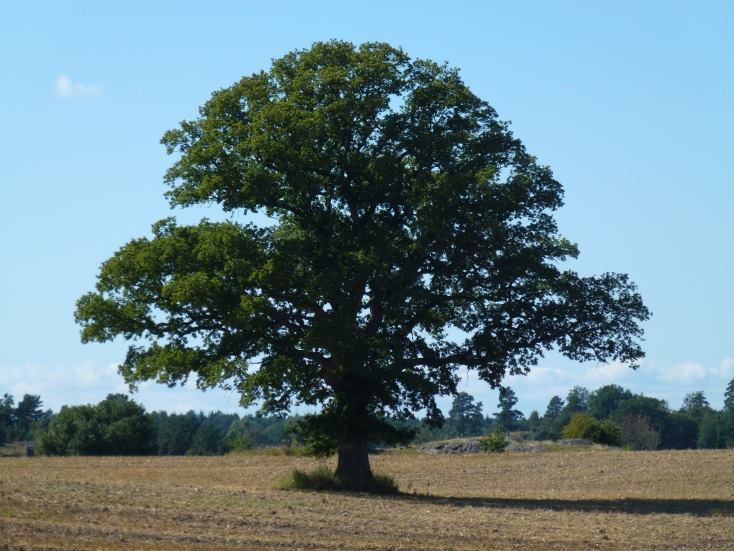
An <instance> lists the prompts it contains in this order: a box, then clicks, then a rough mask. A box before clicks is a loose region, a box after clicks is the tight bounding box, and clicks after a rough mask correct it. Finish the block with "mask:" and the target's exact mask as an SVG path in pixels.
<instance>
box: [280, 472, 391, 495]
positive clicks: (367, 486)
mask: <svg viewBox="0 0 734 551" xmlns="http://www.w3.org/2000/svg"><path fill="white" fill-rule="evenodd" d="M280 487H281V489H283V490H307V491H315V492H338V491H345V490H346V491H354V492H369V493H371V494H397V493H398V486H397V484H395V480H393V478H392V477H390V476H385V475H374V477H373V478H371V479H368V480H358V481H343V480H340V479H339V478H337V477H336V475H335V474H334V472H333V471H332V470H331V469H329V467H327V466H326V465H319V466H318V467H316V468H315V469H314V470H313V471H311V472H306V471H302V470H300V469H293V471H292V472H291V474H290V476H288V477H287V478H285V479H284V480H283V481H281V483H280Z"/></svg>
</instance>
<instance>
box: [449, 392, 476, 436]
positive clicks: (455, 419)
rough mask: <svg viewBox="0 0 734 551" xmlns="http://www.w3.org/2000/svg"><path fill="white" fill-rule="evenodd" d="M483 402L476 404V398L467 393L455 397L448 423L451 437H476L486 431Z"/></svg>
mask: <svg viewBox="0 0 734 551" xmlns="http://www.w3.org/2000/svg"><path fill="white" fill-rule="evenodd" d="M484 425H485V422H484V416H483V415H482V402H477V403H474V398H473V397H472V396H471V395H470V394H468V393H466V392H458V393H457V394H456V396H454V401H453V403H452V404H451V409H450V410H449V415H448V418H447V422H446V428H447V429H448V430H447V432H448V433H449V435H450V436H459V437H463V436H475V435H477V434H481V433H482V430H483V429H484Z"/></svg>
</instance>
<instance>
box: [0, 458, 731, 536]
mask: <svg viewBox="0 0 734 551" xmlns="http://www.w3.org/2000/svg"><path fill="white" fill-rule="evenodd" d="M372 463H373V467H374V468H375V470H376V471H378V472H380V473H382V474H388V475H391V476H393V477H394V478H395V480H396V481H397V482H398V484H399V485H400V488H401V490H402V491H403V492H404V493H403V494H402V495H399V496H391V497H376V496H369V495H362V494H335V493H306V492H294V491H285V490H279V489H277V486H278V482H279V480H280V479H282V478H283V477H284V476H286V475H287V474H288V472H289V471H290V469H292V468H293V467H294V466H298V467H301V468H311V467H313V466H315V465H316V462H315V461H314V460H311V459H306V458H294V457H284V456H269V455H246V456H227V457H213V458H193V457H182V458H160V457H155V458H142V457H135V458H109V457H108V458H90V457H82V458H17V459H16V458H13V459H1V460H0V550H10V549H12V550H41V549H43V550H47V549H74V550H86V549H125V550H131V549H156V550H163V549H167V550H182V549H184V550H185V549H192V550H193V549H221V550H224V549H228V550H229V549H281V550H282V549H375V550H378V549H410V550H419V549H430V550H435V549H464V550H475V549H513V548H517V549H529V550H533V549H538V550H540V549H542V550H545V549H559V550H560V549H562V550H573V549H620V550H622V549H624V550H628V549H666V550H667V549H729V550H731V549H734V451H701V452H697V451H685V452H621V451H603V452H602V451H588V452H577V451H569V452H548V453H506V454H498V455H485V454H475V455H451V456H437V455H423V454H418V453H415V452H410V451H405V452H395V453H384V454H381V455H378V456H373V457H372Z"/></svg>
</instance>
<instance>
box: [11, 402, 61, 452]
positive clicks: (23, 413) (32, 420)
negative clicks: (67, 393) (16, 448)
mask: <svg viewBox="0 0 734 551" xmlns="http://www.w3.org/2000/svg"><path fill="white" fill-rule="evenodd" d="M42 406H43V403H42V402H41V397H40V396H36V395H35V394H26V395H24V396H23V398H22V399H21V400H20V401H19V402H18V404H17V405H16V404H15V399H14V398H13V397H12V396H11V395H10V394H7V393H6V394H4V395H3V397H2V399H0V446H1V445H3V444H4V443H6V442H13V441H18V440H31V439H32V435H33V432H34V431H36V430H37V429H38V428H40V427H43V426H44V425H47V424H48V422H49V421H50V420H51V417H52V416H53V413H52V412H51V410H47V411H44V410H43V408H42Z"/></svg>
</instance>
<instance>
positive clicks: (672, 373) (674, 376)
mask: <svg viewBox="0 0 734 551" xmlns="http://www.w3.org/2000/svg"><path fill="white" fill-rule="evenodd" d="M657 372H658V373H657V379H659V380H660V381H665V382H668V383H688V382H692V381H699V380H701V379H705V378H706V375H707V373H708V371H707V369H706V368H705V367H704V366H702V365H701V364H699V363H694V362H689V363H685V364H680V365H674V366H673V367H666V368H658V369H657Z"/></svg>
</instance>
